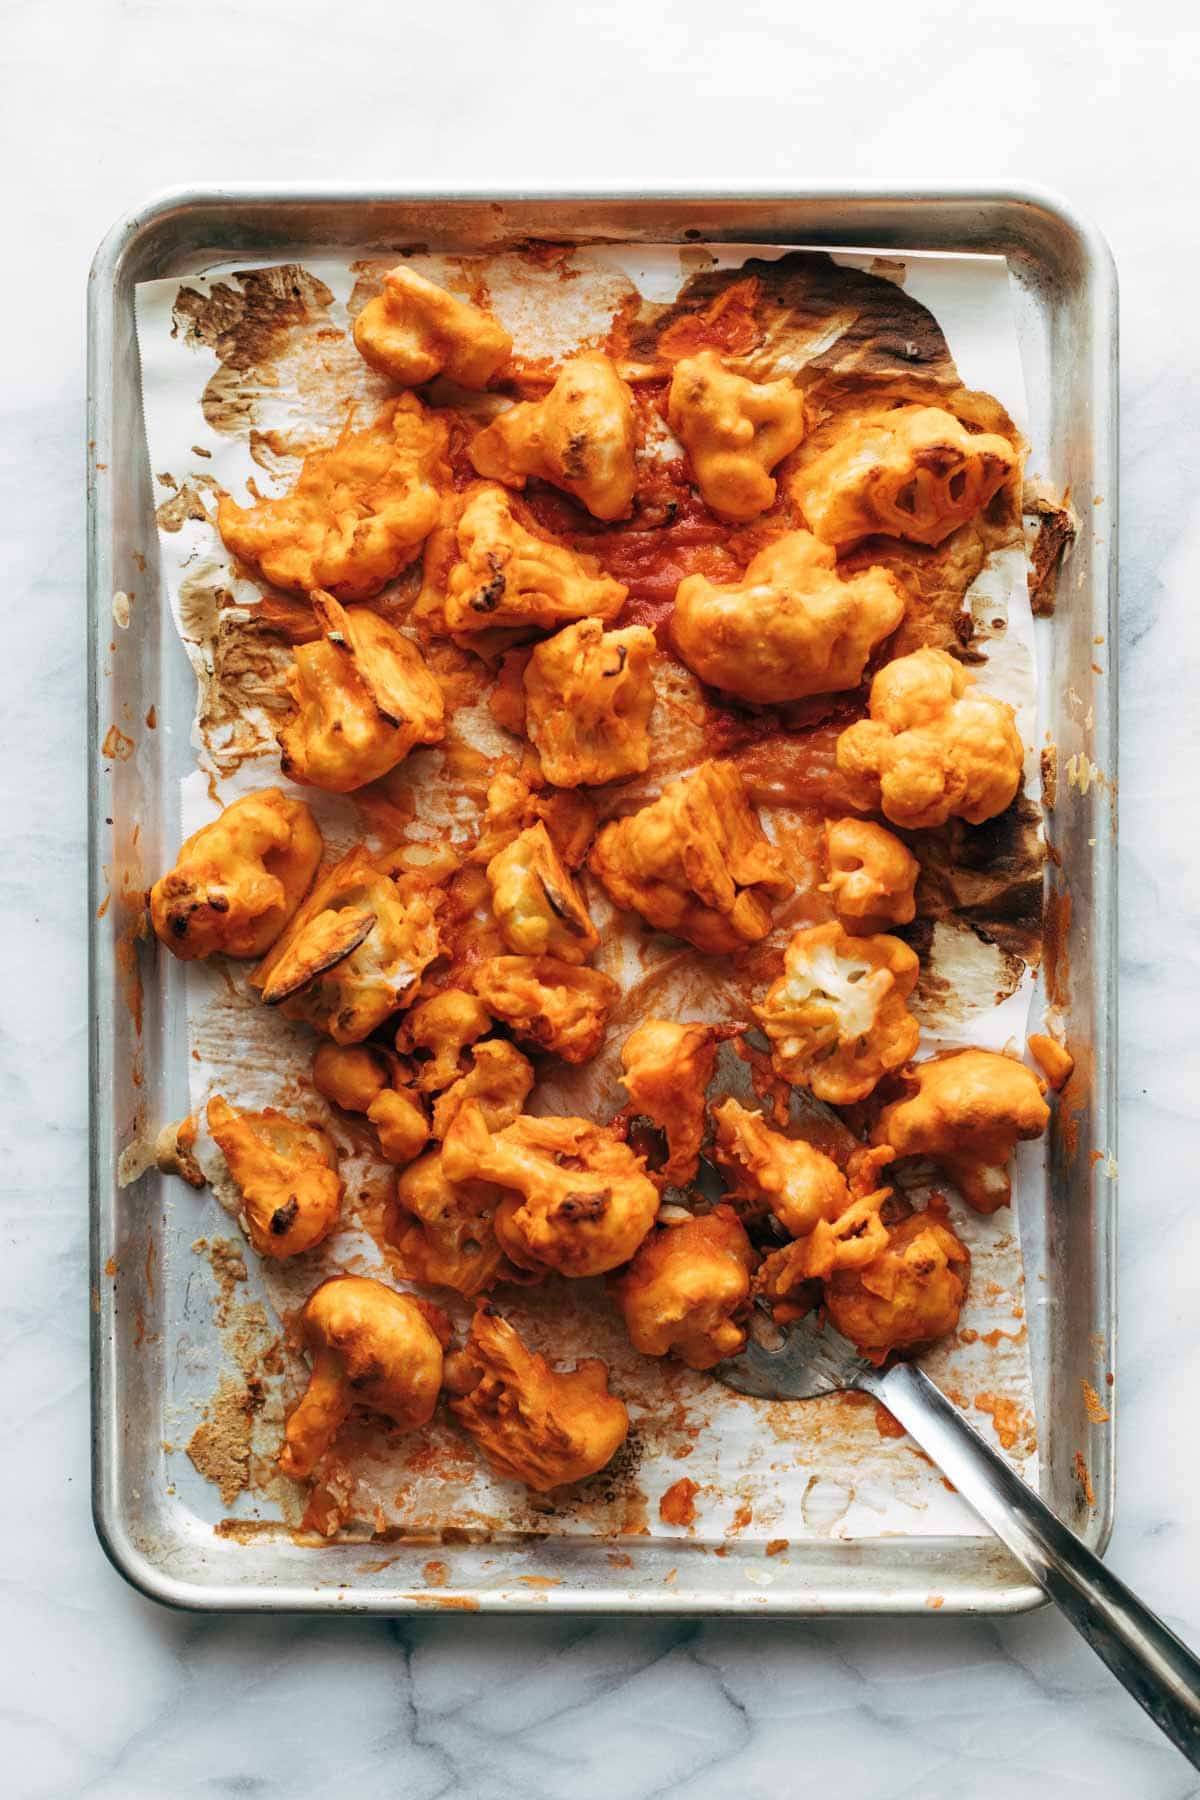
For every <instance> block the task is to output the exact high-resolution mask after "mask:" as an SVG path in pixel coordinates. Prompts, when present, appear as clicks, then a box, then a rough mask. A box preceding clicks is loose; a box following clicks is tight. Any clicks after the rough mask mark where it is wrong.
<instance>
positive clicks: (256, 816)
mask: <svg viewBox="0 0 1200 1800" xmlns="http://www.w3.org/2000/svg"><path fill="white" fill-rule="evenodd" d="M321 848H322V845H321V833H320V831H319V829H318V827H317V822H316V820H315V819H314V818H313V816H312V814H311V813H310V812H309V810H308V808H307V806H305V804H304V802H303V801H302V800H293V799H291V798H290V797H289V796H288V795H287V794H283V793H281V792H280V791H279V789H278V788H261V789H259V791H258V792H257V793H253V794H246V795H244V796H243V797H242V799H240V800H235V801H233V803H232V805H230V806H227V807H226V808H225V811H224V812H223V813H222V814H221V816H220V818H219V819H214V820H213V822H212V824H211V825H202V826H201V827H200V830H199V831H194V832H193V833H192V835H191V837H190V838H187V839H186V840H185V841H184V843H183V844H181V846H180V849H179V854H178V856H177V857H176V858H175V867H174V868H173V869H171V870H169V871H168V872H167V874H165V875H162V876H160V877H159V879H158V880H157V881H156V882H155V884H154V886H153V887H152V888H151V890H150V919H151V923H152V924H153V926H154V929H155V932H156V933H157V935H158V936H159V937H160V938H161V939H162V942H163V943H164V944H165V945H166V946H167V949H168V950H170V951H171V953H172V955H174V956H178V957H179V958H180V959H181V960H182V961H184V962H191V961H193V960H194V959H195V958H197V957H202V956H215V955H218V954H221V955H224V956H237V957H252V956H262V955H264V954H265V953H266V951H268V950H269V949H270V947H271V945H272V944H273V943H274V942H275V939H276V938H277V937H278V936H279V934H280V932H281V931H282V930H283V928H284V926H285V925H286V924H287V922H288V920H289V919H290V918H291V916H292V914H293V913H294V912H295V910H296V908H297V907H298V906H299V904H300V902H301V900H303V898H304V896H305V894H306V893H307V892H308V889H309V886H310V884H311V882H312V878H313V876H314V875H315V874H316V872H317V866H318V864H319V863H320V861H321Z"/></svg>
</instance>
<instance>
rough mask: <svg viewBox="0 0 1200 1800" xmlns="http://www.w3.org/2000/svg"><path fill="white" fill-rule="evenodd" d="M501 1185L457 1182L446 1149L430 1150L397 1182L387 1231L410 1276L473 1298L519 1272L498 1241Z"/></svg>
mask: <svg viewBox="0 0 1200 1800" xmlns="http://www.w3.org/2000/svg"><path fill="white" fill-rule="evenodd" d="M499 1199H500V1189H499V1188H497V1187H494V1186H493V1185H492V1184H491V1182H487V1181H451V1180H450V1178H449V1176H448V1175H447V1174H446V1171H445V1168H444V1167H443V1157H442V1152H441V1151H440V1150H429V1151H426V1153H425V1155H424V1156H421V1157H418V1158H417V1160H416V1162H414V1163H410V1164H409V1166H408V1168H406V1169H405V1170H404V1171H403V1173H402V1174H401V1175H400V1177H399V1179H398V1180H397V1182H396V1193H395V1202H394V1204H393V1205H392V1206H391V1207H390V1208H389V1211H388V1216H387V1223H386V1226H385V1234H386V1236H387V1240H388V1242H389V1244H391V1246H392V1248H393V1249H394V1250H395V1252H396V1259H397V1262H398V1263H399V1267H400V1272H401V1273H402V1274H403V1275H404V1276H405V1277H406V1279H408V1280H409V1281H423V1282H428V1283H430V1284H431V1285H432V1286H434V1287H448V1288H453V1289H454V1290H455V1291H456V1292H457V1293H460V1294H466V1295H467V1296H468V1298H470V1297H473V1296H474V1295H475V1294H481V1293H483V1292H484V1291H485V1290H486V1289H487V1288H489V1287H492V1286H493V1285H494V1283H495V1282H496V1281H498V1280H501V1279H507V1278H508V1277H509V1276H510V1275H512V1274H513V1273H515V1271H513V1270H512V1269H511V1267H510V1265H509V1264H508V1263H507V1262H506V1260H505V1257H504V1253H503V1251H502V1250H501V1248H500V1246H499V1244H498V1243H497V1242H496V1234H495V1231H494V1230H493V1218H494V1215H495V1211H496V1205H497V1202H498V1201H499Z"/></svg>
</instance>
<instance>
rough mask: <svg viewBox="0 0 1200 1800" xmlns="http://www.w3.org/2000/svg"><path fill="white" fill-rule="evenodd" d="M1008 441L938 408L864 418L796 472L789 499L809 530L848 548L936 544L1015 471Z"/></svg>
mask: <svg viewBox="0 0 1200 1800" xmlns="http://www.w3.org/2000/svg"><path fill="white" fill-rule="evenodd" d="M1018 462H1019V457H1018V455H1017V452H1016V451H1015V450H1014V449H1013V447H1012V445H1011V444H1010V443H1009V441H1008V439H1007V438H1003V437H1000V436H999V435H998V434H997V433H995V432H972V431H968V430H967V429H966V427H965V426H964V425H962V424H961V423H960V422H959V420H958V419H956V418H955V417H954V415H953V413H948V412H946V411H945V410H944V409H943V408H942V407H940V406H900V407H897V408H895V410H894V411H892V412H885V413H876V414H874V415H872V416H869V417H867V418H864V419H861V420H859V421H857V422H856V423H855V425H854V426H853V427H852V429H850V430H849V431H847V432H846V433H845V435H844V436H843V437H840V438H839V439H838V441H837V442H836V443H835V444H834V445H833V446H832V448H830V449H829V450H827V451H826V452H825V454H824V455H823V456H820V457H818V458H817V459H816V460H815V461H814V462H812V463H810V464H809V466H808V467H807V468H805V469H801V470H800V471H799V472H798V473H797V475H796V476H795V479H794V480H793V482H792V495H793V497H794V499H795V500H796V501H797V503H798V504H799V506H800V507H801V509H802V511H803V513H804V517H805V518H806V520H807V521H808V526H809V530H810V531H813V532H815V533H816V535H817V537H819V538H821V539H822V540H823V542H825V543H826V544H833V545H835V546H836V547H837V549H839V550H844V549H846V548H847V547H848V546H849V545H850V544H855V543H857V542H858V540H859V538H864V537H869V536H871V535H872V533H874V532H884V533H886V534H887V535H888V536H889V537H899V538H909V539H910V540H911V541H912V542H913V543H917V544H940V543H941V542H942V540H943V539H944V538H948V537H949V535H950V533H951V532H952V531H957V529H958V527H959V526H960V525H965V524H966V523H967V521H968V519H973V518H974V517H975V514H976V513H977V512H979V511H980V510H981V509H982V508H983V507H985V506H986V505H987V503H988V501H989V500H990V499H991V498H992V495H993V494H994V493H995V492H996V490H997V489H998V488H999V487H1000V485H1001V483H1002V482H1004V481H1005V480H1006V479H1007V478H1008V476H1009V475H1011V474H1012V473H1013V471H1014V470H1015V469H1016V468H1017V465H1018Z"/></svg>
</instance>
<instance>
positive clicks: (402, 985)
mask: <svg viewBox="0 0 1200 1800" xmlns="http://www.w3.org/2000/svg"><path fill="white" fill-rule="evenodd" d="M439 949H440V942H439V938H438V928H437V921H436V919H435V918H434V912H433V907H432V906H431V905H430V903H429V900H428V899H427V898H426V897H425V895H423V894H420V893H417V894H413V895H411V896H407V897H406V896H404V895H402V894H401V892H400V891H399V889H398V888H397V887H396V884H395V883H394V882H393V881H391V880H390V879H389V878H388V876H386V875H384V874H382V873H381V872H380V870H379V869H377V868H376V866H375V864H374V862H373V861H372V860H371V856H370V854H369V852H368V851H366V850H365V849H364V848H363V847H362V845H361V844H360V845H359V846H358V847H357V848H356V849H354V850H351V851H350V853H349V855H348V856H344V857H343V858H342V860H341V862H340V863H338V864H337V866H336V867H335V868H333V869H331V870H330V871H329V873H328V874H327V875H326V876H325V877H324V879H323V880H322V881H320V882H318V884H317V886H316V888H315V889H314V890H313V892H312V894H311V895H310V897H309V898H308V900H306V901H305V903H304V905H303V906H302V907H301V908H300V911H299V912H298V913H297V914H296V916H295V918H294V919H293V920H292V923H291V924H290V925H289V927H288V929H287V930H286V931H285V932H284V934H283V936H282V937H281V938H280V939H279V942H278V943H277V944H276V945H275V947H274V949H273V950H272V951H271V953H270V955H269V956H268V957H267V958H266V960H265V961H264V962H262V963H261V964H260V965H259V967H258V969H257V970H256V971H255V974H254V983H255V985H256V986H257V987H258V988H259V989H260V991H261V993H262V997H263V999H264V1000H265V1002H266V1003H267V1005H268V1006H278V1007H280V1009H281V1011H282V1012H283V1015H284V1017H285V1018H288V1019H301V1020H303V1021H304V1023H305V1024H306V1025H311V1026H312V1028H313V1030H314V1031H322V1032H324V1033H325V1035H326V1037H331V1038H332V1039H333V1041H334V1043H335V1044H359V1043H361V1042H362V1040H363V1039H364V1038H365V1037H367V1036H369V1034H370V1033H371V1032H372V1031H374V1029H375V1027H376V1026H377V1025H382V1024H383V1021H384V1020H385V1019H386V1018H389V1017H390V1016H391V1014H392V1013H394V1012H396V1011H397V1010H398V1009H399V1008H400V1007H401V1006H403V1005H404V1002H405V1001H406V1000H407V999H408V998H409V996H410V995H411V994H412V993H413V992H414V991H415V989H416V986H417V983H418V982H419V981H420V979H421V975H422V972H423V971H424V970H425V968H426V967H427V966H428V965H429V964H430V963H431V962H432V961H433V959H434V957H435V956H437V954H438V951H439Z"/></svg>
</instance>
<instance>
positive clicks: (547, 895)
mask: <svg viewBox="0 0 1200 1800" xmlns="http://www.w3.org/2000/svg"><path fill="white" fill-rule="evenodd" d="M487 878H488V885H489V887H490V888H491V890H492V911H493V912H494V913H495V915H496V923H497V924H498V925H499V927H500V932H501V935H502V937H503V938H504V941H505V943H506V944H507V945H508V947H509V949H510V950H512V951H514V952H515V953H516V954H517V955H518V956H556V957H558V958H559V960H560V961H562V962H572V963H575V962H578V963H582V962H586V961H587V959H588V957H589V956H591V955H592V953H593V951H594V950H595V949H596V948H597V946H598V945H599V942H600V933H599V932H598V931H597V930H596V927H595V926H594V925H593V924H592V919H591V914H590V913H589V912H588V909H587V906H586V905H585V903H584V899H583V895H582V894H581V893H580V892H579V889H578V888H577V887H576V885H575V883H574V882H573V881H572V880H571V877H570V875H569V874H568V873H567V871H566V869H565V868H564V867H563V865H562V861H561V859H560V857H559V854H558V852H557V850H556V849H555V848H554V845H553V843H552V842H551V840H550V833H549V832H548V831H547V830H546V827H545V825H544V824H543V823H542V822H541V821H540V820H539V821H538V823H537V824H536V825H529V826H527V827H526V829H525V830H524V831H523V832H522V833H521V834H520V836H519V837H516V838H514V839H513V841H512V843H511V844H509V845H508V846H507V847H506V848H505V849H503V850H501V851H499V852H498V853H497V854H496V855H495V856H493V858H492V860H491V862H490V863H489V864H488V866H487Z"/></svg>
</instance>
